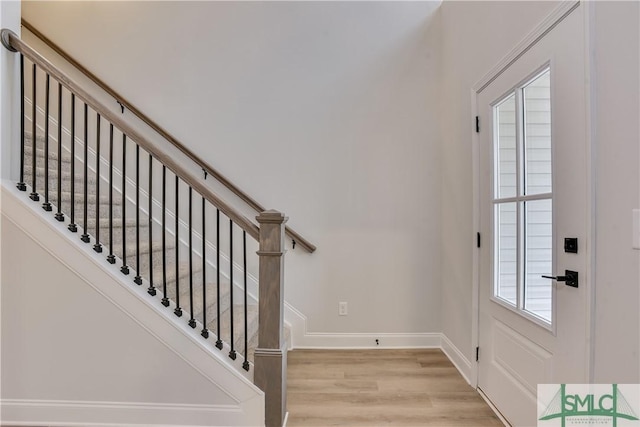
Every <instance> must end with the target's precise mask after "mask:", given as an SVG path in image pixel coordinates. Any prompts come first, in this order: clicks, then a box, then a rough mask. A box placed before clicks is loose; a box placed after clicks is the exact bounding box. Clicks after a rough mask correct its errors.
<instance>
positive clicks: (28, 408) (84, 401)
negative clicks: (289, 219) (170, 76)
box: [0, 182, 264, 426]
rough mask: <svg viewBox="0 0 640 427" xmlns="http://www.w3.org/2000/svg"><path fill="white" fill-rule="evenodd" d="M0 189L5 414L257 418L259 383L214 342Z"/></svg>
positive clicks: (74, 418) (127, 419)
mask: <svg viewBox="0 0 640 427" xmlns="http://www.w3.org/2000/svg"><path fill="white" fill-rule="evenodd" d="M2 199H3V211H2V231H3V236H2V252H3V259H2V262H3V267H4V268H3V269H2V277H1V280H2V306H1V312H2V318H1V320H2V331H1V332H2V354H1V356H2V359H1V367H0V368H1V370H2V377H1V387H2V400H1V401H0V403H1V408H2V411H1V421H2V423H3V424H7V425H15V424H21V425H72V424H73V423H78V425H94V424H95V425H97V424H101V425H104V424H109V425H123V426H124V425H127V426H130V425H135V424H146V425H151V424H168V425H236V426H243V425H244V426H246V425H252V426H255V425H262V424H263V422H264V395H263V393H262V392H261V391H260V390H259V389H257V387H255V386H254V385H253V384H252V383H251V381H250V380H249V379H247V378H244V377H243V376H242V374H241V372H243V371H242V370H241V369H240V366H235V367H234V366H231V364H232V363H234V362H231V361H229V360H228V358H227V357H226V354H222V352H219V351H218V350H217V349H215V348H214V341H212V340H209V341H208V342H204V341H203V340H202V339H201V337H200V336H199V335H198V333H197V331H194V330H191V329H190V328H189V327H188V326H186V325H185V322H184V321H181V320H182V319H178V318H176V317H174V316H167V315H166V313H163V311H164V312H166V311H170V310H171V308H169V309H166V308H164V307H163V306H162V305H161V304H160V296H156V297H150V296H149V295H147V294H145V289H144V288H146V286H143V287H140V288H132V287H131V284H130V282H129V281H128V280H125V279H124V278H123V276H122V275H119V274H118V272H115V271H112V270H110V269H105V268H104V267H105V266H106V265H108V264H106V263H105V261H104V258H103V257H102V256H101V255H99V254H96V253H94V252H93V251H92V250H91V248H90V247H89V246H88V245H87V246H80V245H78V240H77V236H76V235H72V234H70V233H68V231H67V230H66V228H65V227H66V224H63V223H58V222H56V221H54V220H53V219H52V218H51V216H50V215H47V214H46V213H45V212H44V211H43V210H42V209H41V208H40V206H39V204H38V203H26V202H25V198H24V193H22V192H19V191H18V190H17V189H15V188H14V186H13V185H12V184H11V183H7V182H5V185H4V186H2ZM34 260H37V266H36V268H34ZM8 266H10V267H11V268H7V267H8ZM78 342H82V345H78V344H77V343H78ZM239 363H241V362H238V364H237V365H239Z"/></svg>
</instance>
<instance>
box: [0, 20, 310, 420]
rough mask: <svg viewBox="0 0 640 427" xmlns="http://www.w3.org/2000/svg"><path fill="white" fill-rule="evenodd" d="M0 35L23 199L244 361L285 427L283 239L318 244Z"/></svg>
mask: <svg viewBox="0 0 640 427" xmlns="http://www.w3.org/2000/svg"><path fill="white" fill-rule="evenodd" d="M1 39H2V44H3V45H4V46H5V47H6V48H7V49H8V50H10V51H12V52H19V56H16V58H17V61H19V66H20V72H19V74H18V76H19V86H20V97H19V104H20V114H19V115H17V117H18V120H17V121H19V123H20V138H21V141H20V155H19V156H18V158H17V159H15V160H16V162H19V163H20V176H19V182H18V183H17V187H18V189H19V190H20V191H22V192H24V193H23V194H25V199H26V200H25V203H41V204H42V207H43V209H44V211H46V212H47V214H50V215H51V218H52V219H51V221H53V222H55V220H57V221H59V222H64V223H65V225H66V226H67V227H66V228H67V230H68V232H69V233H73V234H75V235H76V236H77V237H78V240H77V244H78V245H87V246H88V247H89V248H91V249H93V251H95V252H97V253H99V254H100V255H101V256H104V258H105V260H106V261H107V263H105V266H104V268H108V269H113V270H114V271H116V272H117V271H119V272H120V273H117V274H122V275H123V276H122V277H129V278H130V279H131V282H130V283H131V286H133V287H139V288H143V289H146V291H147V294H148V296H149V300H148V302H149V304H154V305H156V306H157V307H162V308H161V309H162V310H164V313H165V314H166V316H170V317H173V318H174V319H175V318H176V317H177V318H180V319H184V322H185V323H186V324H187V325H188V326H189V327H191V328H193V329H194V330H196V331H198V332H200V335H201V337H202V340H211V341H212V342H213V343H215V347H216V348H217V349H218V350H220V351H221V352H223V354H224V353H226V354H227V355H228V357H229V358H230V359H232V360H239V362H242V364H241V367H242V368H241V369H244V371H247V372H249V375H251V374H253V380H254V384H255V385H256V386H258V387H259V388H260V389H261V390H262V391H263V392H264V399H265V425H266V426H268V427H272V426H281V425H282V424H283V422H284V416H285V412H286V349H287V345H286V342H287V341H288V335H289V334H288V331H285V328H284V325H283V311H284V299H283V297H284V287H283V283H284V282H283V280H284V262H283V256H284V236H285V233H286V234H288V235H289V236H291V237H292V238H293V239H294V244H295V243H296V242H297V243H300V246H301V247H303V248H305V249H306V250H308V251H310V252H313V250H315V247H314V246H313V245H311V244H310V243H309V242H307V241H306V240H304V239H303V238H302V237H300V236H299V235H298V234H297V233H296V232H294V231H293V230H290V229H288V228H286V227H285V225H284V224H285V223H286V221H287V218H286V217H285V216H284V215H283V214H281V213H280V212H277V211H266V210H265V209H264V208H262V206H260V205H259V204H257V202H255V201H254V200H253V199H252V198H250V197H249V196H247V195H246V194H245V193H243V192H242V191H241V190H239V189H238V188H237V187H236V186H235V185H233V184H232V183H230V182H229V181H228V180H227V179H226V178H224V177H223V176H222V175H220V174H219V173H218V172H216V171H215V170H214V169H212V168H211V167H210V166H209V165H207V164H206V163H204V162H203V161H201V160H200V159H199V158H198V157H197V156H196V155H195V154H194V153H192V152H191V151H189V150H188V149H187V148H186V147H185V146H184V145H182V144H180V143H179V142H177V141H176V140H175V138H173V137H172V136H171V135H169V134H167V133H166V131H164V130H163V129H162V128H160V127H159V126H158V125H156V124H155V123H153V122H150V119H148V118H147V117H146V116H143V115H142V114H141V113H139V112H138V110H136V109H135V108H134V107H132V106H130V104H128V103H125V104H126V105H127V107H128V108H130V109H131V110H132V111H133V112H136V114H137V115H138V116H139V117H141V118H142V120H143V122H145V123H146V124H148V125H149V126H150V127H151V128H152V129H155V130H156V131H157V132H158V133H159V134H160V135H162V136H164V137H165V139H166V141H167V142H168V143H169V144H173V145H174V146H175V147H176V148H178V149H179V150H180V151H182V153H184V154H185V156H186V157H187V159H188V160H191V161H193V162H195V163H196V165H197V166H198V167H200V168H201V169H202V170H203V171H205V176H204V179H206V177H207V175H210V176H212V177H213V178H215V179H216V180H218V181H219V182H220V183H221V184H222V185H224V186H226V187H227V188H228V189H229V190H230V191H231V192H232V193H234V194H236V195H237V196H238V197H239V198H240V199H241V202H244V203H246V204H248V205H249V206H250V207H253V208H254V209H256V210H257V213H258V216H257V217H256V220H257V222H258V224H257V225H256V224H255V223H254V222H253V221H252V220H249V219H248V218H246V217H245V216H244V215H243V214H241V213H239V212H238V211H237V210H236V209H235V208H233V207H232V205H230V204H228V203H227V202H226V201H224V200H222V199H221V198H220V197H219V196H218V195H216V194H215V193H213V191H212V190H211V189H210V187H209V186H208V185H207V183H205V182H204V180H203V179H202V177H198V176H195V175H194V174H193V173H192V172H190V170H188V169H185V167H183V166H182V165H181V164H180V163H178V162H177V161H176V159H175V158H174V157H173V155H170V154H168V153H167V152H166V151H165V150H164V149H163V146H162V144H160V145H158V144H157V143H154V142H152V141H151V140H149V139H148V138H146V137H145V136H143V134H141V133H140V132H139V131H137V130H136V129H135V128H134V127H132V126H131V125H130V124H129V123H128V122H126V121H125V120H124V119H123V118H122V117H121V116H120V115H117V114H115V113H114V112H113V111H111V110H110V109H109V108H107V107H106V106H105V105H104V104H102V103H101V102H100V101H98V100H97V99H96V98H94V97H93V96H92V95H91V94H90V93H88V92H87V90H86V89H84V88H83V87H81V86H80V85H79V84H78V83H76V82H75V81H74V80H73V79H71V78H70V77H69V76H68V75H66V74H65V73H64V72H62V71H61V70H60V69H58V68H57V67H55V66H54V65H53V64H51V63H50V62H49V61H48V60H46V59H45V58H44V57H43V56H42V55H40V54H39V53H38V52H36V51H35V50H34V49H33V48H32V47H30V46H29V45H27V44H25V43H24V42H23V41H22V40H20V39H19V38H18V37H17V36H16V35H15V34H14V33H12V32H11V31H9V30H2V32H1ZM45 42H46V40H45ZM54 50H56V51H57V52H58V53H61V52H62V51H61V50H60V49H59V48H57V49H54ZM62 54H63V55H62V56H63V57H64V56H65V55H64V52H62ZM70 62H71V63H72V64H73V63H74V62H73V61H70ZM76 64H77V63H76ZM81 71H82V69H81ZM89 77H90V78H91V76H89ZM105 90H106V91H107V92H108V93H113V91H112V90H110V89H109V90H107V88H105ZM116 100H118V99H116ZM118 102H120V100H118ZM123 108H124V107H123ZM27 196H28V197H27ZM28 199H31V201H29V200H28ZM54 218H55V220H54ZM248 240H249V241H248ZM252 245H253V246H252ZM254 246H255V248H254ZM254 253H255V254H257V258H256V257H255V255H253V254H254ZM249 257H253V258H249ZM250 269H252V270H251V272H249V270H250ZM254 271H255V273H254V274H253V275H252V273H253V272H254ZM250 284H252V285H253V284H255V287H256V289H254V290H253V292H251V291H250V290H249V286H250ZM181 321H182V320H181ZM185 328H186V326H185ZM234 366H238V365H237V364H234ZM244 375H246V373H245V374H244Z"/></svg>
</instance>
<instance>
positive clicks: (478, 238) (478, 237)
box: [476, 233, 480, 247]
mask: <svg viewBox="0 0 640 427" xmlns="http://www.w3.org/2000/svg"><path fill="white" fill-rule="evenodd" d="M476 246H477V247H480V233H476Z"/></svg>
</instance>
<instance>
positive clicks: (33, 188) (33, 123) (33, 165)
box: [29, 64, 40, 202]
mask: <svg viewBox="0 0 640 427" xmlns="http://www.w3.org/2000/svg"><path fill="white" fill-rule="evenodd" d="M36 72H37V69H36V64H33V76H32V83H31V84H32V87H31V97H32V99H31V104H32V105H31V107H32V108H31V141H32V142H31V148H32V150H31V194H29V198H30V199H31V200H33V201H34V202H37V201H39V200H40V196H38V192H37V191H36V169H37V166H38V165H37V160H36V148H37V144H36V141H37V138H36V131H37V128H36V122H37V116H36V114H37V111H36V104H37V103H38V101H37V99H36Z"/></svg>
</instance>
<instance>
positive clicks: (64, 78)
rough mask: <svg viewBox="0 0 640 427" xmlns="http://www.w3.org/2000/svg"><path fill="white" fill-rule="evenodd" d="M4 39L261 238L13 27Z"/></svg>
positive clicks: (248, 223)
mask: <svg viewBox="0 0 640 427" xmlns="http://www.w3.org/2000/svg"><path fill="white" fill-rule="evenodd" d="M2 42H3V44H5V46H6V47H7V48H8V49H10V50H13V51H17V52H20V53H22V54H23V55H24V56H25V57H26V58H28V59H29V60H31V61H32V62H34V63H35V64H37V65H38V66H39V67H40V68H42V70H44V71H45V72H46V73H48V74H49V75H50V76H51V77H53V78H54V79H56V80H57V81H58V82H59V83H61V84H62V86H64V87H65V88H67V89H68V90H69V91H70V92H72V93H74V94H75V96H76V97H77V98H80V99H81V100H82V101H83V102H85V103H86V104H87V105H89V106H90V107H91V108H92V109H93V110H95V111H96V112H97V113H100V115H101V116H102V117H104V118H105V119H106V120H108V121H109V122H111V123H112V124H113V125H114V126H115V127H117V128H118V129H120V130H121V131H122V132H123V133H124V134H126V135H127V136H128V137H129V138H130V139H132V140H134V141H135V142H136V143H137V144H138V145H140V146H141V147H142V148H144V149H145V150H146V151H147V152H148V153H150V154H151V155H152V156H153V157H154V158H155V159H157V160H158V161H159V162H161V163H162V164H163V165H164V166H166V167H167V168H168V169H169V170H171V171H172V172H173V173H174V174H176V175H177V176H178V177H180V179H182V180H183V181H184V182H185V183H187V184H188V185H190V186H191V187H192V188H193V189H194V190H196V191H197V192H198V193H200V194H201V195H202V196H203V197H204V198H205V199H207V200H208V201H209V202H210V203H211V204H213V205H214V206H215V207H217V208H218V209H220V212H222V213H224V214H225V215H226V216H227V217H228V218H229V219H231V220H232V221H233V222H235V223H236V224H237V225H238V226H239V227H240V228H242V229H243V230H245V231H246V232H247V233H248V234H249V235H250V236H251V237H253V238H254V239H256V240H258V241H259V239H260V230H259V229H258V226H256V225H255V224H254V223H253V222H251V221H250V220H249V219H247V218H246V217H245V216H244V215H242V214H240V213H238V212H236V210H235V209H233V208H232V207H231V206H229V205H228V204H227V203H225V202H224V201H223V200H222V199H220V198H219V197H218V196H217V195H215V194H214V193H213V192H212V191H211V190H210V189H209V188H208V187H207V186H205V185H204V184H203V183H202V182H201V181H200V180H199V179H198V178H196V177H195V176H194V175H193V174H192V173H191V172H189V171H187V170H186V169H184V168H183V167H182V166H180V165H179V164H178V163H176V162H175V161H174V160H173V159H172V157H171V156H170V155H168V154H166V153H164V152H162V151H161V150H160V149H159V148H158V147H156V146H155V145H154V144H153V143H152V142H151V141H149V140H148V139H146V138H145V137H144V136H142V135H141V134H140V133H138V132H137V131H136V130H135V129H133V128H132V127H131V126H130V125H128V124H127V123H126V122H125V121H124V120H123V119H122V118H120V117H118V116H117V115H115V114H114V113H112V112H111V110H109V109H108V108H107V107H106V106H105V105H104V104H102V103H101V102H100V101H98V100H97V99H95V98H94V97H93V96H91V95H90V94H89V93H88V92H87V91H85V90H84V89H83V88H82V87H80V85H78V84H77V83H76V82H75V81H74V80H73V79H72V78H71V77H69V76H68V75H67V74H65V73H64V72H63V71H61V70H59V69H58V68H56V67H55V66H54V65H53V64H52V63H51V62H49V61H48V60H47V59H46V58H44V57H43V56H42V55H40V54H39V53H38V52H36V51H35V50H34V49H33V48H32V47H31V46H29V45H28V44H26V43H25V42H23V41H22V40H20V38H19V37H18V36H17V35H16V34H15V33H14V32H13V31H11V30H7V29H3V30H2Z"/></svg>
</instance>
